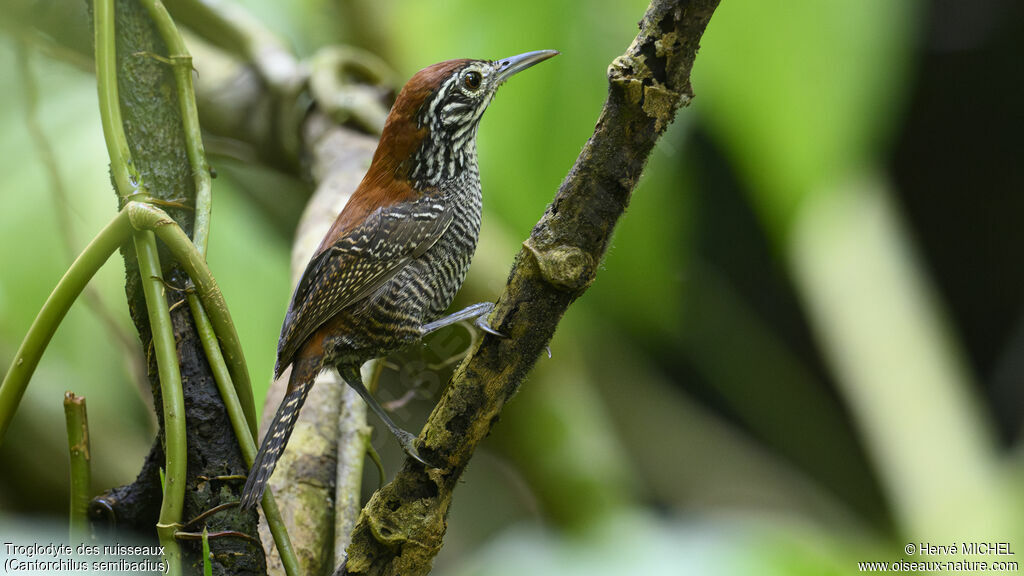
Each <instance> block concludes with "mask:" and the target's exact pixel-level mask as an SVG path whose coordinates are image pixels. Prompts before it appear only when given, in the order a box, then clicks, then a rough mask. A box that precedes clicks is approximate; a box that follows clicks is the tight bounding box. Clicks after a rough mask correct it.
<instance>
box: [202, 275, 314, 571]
mask: <svg viewBox="0 0 1024 576" xmlns="http://www.w3.org/2000/svg"><path fill="white" fill-rule="evenodd" d="M188 298H189V305H190V306H191V308H192V318H193V319H194V320H195V323H196V330H197V331H198V332H199V339H200V340H201V341H202V343H203V348H204V350H205V351H206V358H207V360H208V361H209V363H210V371H211V372H213V379H214V381H216V382H217V388H218V389H219V390H220V395H221V398H222V399H223V400H224V407H225V408H226V409H227V412H228V419H230V420H231V426H232V428H234V430H235V437H236V438H238V444H239V447H240V448H241V449H242V458H244V459H245V464H246V465H247V466H252V462H253V460H254V459H255V458H256V441H255V436H254V435H253V433H252V432H251V431H250V429H249V426H248V424H247V421H246V417H245V411H244V409H243V408H242V404H241V402H240V401H239V399H238V395H237V394H236V390H235V388H234V387H233V386H232V385H231V374H229V373H228V370H227V365H226V363H225V362H224V356H223V355H222V354H221V351H220V347H219V346H217V345H216V344H215V343H216V341H217V336H216V334H215V333H214V330H213V325H212V324H211V323H210V319H209V318H207V316H206V313H205V312H204V310H203V307H202V303H201V302H199V301H198V297H197V296H196V295H195V294H189V296H188ZM210 342H213V343H214V345H213V346H210V345H208V343H210ZM262 505H263V516H264V517H265V518H266V520H267V525H268V526H269V527H270V533H271V534H273V536H274V543H275V544H276V545H277V551H278V554H280V555H281V563H282V564H283V565H284V569H285V572H287V574H288V576H298V575H299V574H301V573H302V572H301V570H300V568H299V561H298V558H296V556H295V550H294V548H293V547H292V542H291V539H290V538H289V537H288V531H287V528H286V527H285V524H284V519H283V518H282V517H281V512H280V510H278V508H277V503H276V502H275V501H274V495H273V494H271V492H270V490H267V491H266V492H264V493H263V500H262Z"/></svg>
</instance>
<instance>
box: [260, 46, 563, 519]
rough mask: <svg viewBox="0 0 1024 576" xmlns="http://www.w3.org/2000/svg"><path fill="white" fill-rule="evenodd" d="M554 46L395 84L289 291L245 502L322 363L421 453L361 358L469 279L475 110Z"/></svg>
mask: <svg viewBox="0 0 1024 576" xmlns="http://www.w3.org/2000/svg"><path fill="white" fill-rule="evenodd" d="M554 54H555V53H554V52H552V51H546V52H535V53H528V54H523V55H520V56H516V57H513V58H509V59H506V60H504V61H498V62H489V61H480V60H452V61H448V62H442V63H440V64H436V65H434V66H431V67H428V68H425V69H424V70H421V71H420V72H419V73H417V74H416V75H415V76H414V77H413V78H412V79H411V80H410V81H409V83H408V84H406V86H405V88H403V90H402V92H401V94H399V97H398V99H397V100H396V102H395V106H394V107H393V108H392V111H391V113H390V114H389V116H388V121H387V123H386V124H385V128H384V132H383V134H382V135H381V141H380V144H379V145H378V149H377V152H376V153H375V154H374V159H373V163H372V165H371V167H370V170H369V171H368V172H367V175H366V176H365V177H364V179H363V182H362V183H361V184H360V186H359V188H358V189H357V190H356V192H355V193H354V194H353V197H352V199H351V200H350V201H349V203H348V205H347V206H346V207H345V210H343V211H342V213H341V214H340V215H339V216H338V220H337V221H336V222H335V224H334V226H332V228H331V231H330V232H328V235H327V237H326V238H325V239H324V241H323V243H322V244H321V246H320V248H319V250H318V251H317V253H316V254H315V255H314V257H313V258H312V259H311V260H310V262H309V264H308V265H307V267H306V271H305V273H304V274H303V276H302V279H301V281H300V282H299V284H298V286H296V289H295V292H294V294H293V296H292V300H291V303H290V305H289V307H288V312H287V314H286V316H285V321H284V325H283V326H282V329H281V338H280V340H279V342H278V358H277V365H276V367H275V374H276V376H278V377H279V376H280V375H281V374H282V372H283V371H284V370H285V369H286V368H287V367H288V366H289V365H291V366H292V373H291V376H290V379H289V385H288V392H287V393H286V395H285V398H284V400H283V401H282V403H281V406H280V407H279V408H278V411H277V413H276V414H275V416H274V420H273V422H272V424H271V426H270V429H269V431H268V433H267V436H266V437H265V438H264V440H263V444H262V445H261V447H260V450H259V452H258V453H257V455H256V459H255V461H254V462H253V467H252V471H251V472H250V474H249V478H248V480H247V482H246V485H245V488H244V489H243V495H242V501H241V503H242V506H243V507H250V506H252V505H254V504H255V503H256V502H257V501H258V500H259V499H260V498H261V497H262V494H263V491H264V490H265V487H266V483H267V480H268V479H269V478H270V475H271V474H272V473H273V470H274V467H275V465H276V463H277V460H278V458H279V457H280V456H281V454H282V453H283V451H284V447H285V445H286V444H287V442H288V438H289V437H290V435H291V432H292V429H293V427H294V425H295V422H296V419H297V417H298V413H299V410H300V409H301V407H302V404H303V402H304V401H305V399H306V396H307V394H308V393H309V389H310V387H311V386H312V384H313V380H314V378H315V377H316V375H317V373H319V372H320V370H322V369H324V368H327V367H335V368H337V369H338V370H339V372H340V374H341V375H342V377H343V378H344V379H345V381H346V382H347V383H348V384H349V385H350V386H352V387H353V388H354V389H355V390H356V391H357V392H359V394H360V395H362V397H363V398H364V399H366V401H367V403H368V404H369V405H370V407H371V408H372V409H373V410H374V411H375V412H376V413H377V414H378V416H380V417H381V418H382V420H383V421H384V423H385V424H386V425H387V426H388V427H389V428H391V431H392V433H394V434H395V436H396V437H397V438H398V439H399V441H400V442H401V443H402V447H403V448H404V449H405V450H406V452H407V453H409V455H410V456H412V457H414V458H416V459H417V460H420V461H421V462H425V460H423V458H421V457H420V456H419V454H418V453H417V451H416V448H415V447H414V445H413V439H414V438H413V436H412V435H410V434H409V433H408V432H405V431H402V430H400V429H398V428H397V427H396V426H395V425H394V423H392V422H391V420H390V418H388V417H387V414H386V413H384V411H383V410H382V409H381V408H380V406H379V405H378V404H377V403H376V401H374V400H373V398H372V397H371V396H370V395H369V393H368V392H367V391H366V389H365V387H363V385H362V382H361V381H360V377H359V367H360V366H361V365H362V364H363V363H364V362H366V361H367V360H370V359H373V358H377V357H380V356H384V355H386V354H388V353H389V352H391V351H393V350H396V349H398V348H400V347H402V346H405V345H407V344H409V343H411V342H413V341H416V340H418V339H420V338H421V337H422V336H423V335H424V334H425V330H426V328H425V326H426V325H428V324H429V325H430V326H431V327H437V326H438V325H444V323H445V322H447V321H449V319H448V318H445V319H443V320H441V321H439V322H435V321H436V320H438V318H440V317H441V315H442V314H443V313H444V312H445V310H446V309H447V308H448V306H449V305H450V304H451V303H452V300H453V299H454V298H455V294H456V292H457V291H458V290H459V288H460V287H461V285H462V282H463V280H465V277H466V273H467V271H468V269H469V264H470V260H471V259H472V257H473V253H474V251H475V250H476V244H477V239H478V238H479V234H480V217H481V192H480V176H479V170H478V168H477V157H476V133H477V127H478V126H479V121H480V118H481V116H482V115H483V113H484V110H485V109H486V108H487V105H488V104H489V103H490V101H491V99H492V98H493V96H494V93H495V91H496V90H497V88H498V86H500V85H501V83H502V82H504V80H505V79H507V78H508V76H510V75H511V74H514V73H515V72H518V71H519V70H522V69H525V68H527V67H529V66H531V65H533V64H534V63H536V62H539V61H541V60H544V59H546V58H549V57H550V56H553V55H554ZM480 309H481V310H489V309H490V308H489V307H484V308H480ZM477 314H478V313H477ZM455 316H458V315H453V317H455ZM459 317H460V318H461V317H465V316H459Z"/></svg>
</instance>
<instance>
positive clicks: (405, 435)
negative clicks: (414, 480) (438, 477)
mask: <svg viewBox="0 0 1024 576" xmlns="http://www.w3.org/2000/svg"><path fill="white" fill-rule="evenodd" d="M338 373H339V374H341V378H342V380H344V381H345V383H347V384H348V385H349V386H351V387H352V389H353V390H355V391H356V393H357V394H359V395H360V396H361V397H362V398H363V401H364V402H366V405H367V406H369V407H370V410H373V413H374V414H376V415H377V417H378V418H380V419H381V420H382V421H383V422H384V425H385V426H387V427H388V430H390V431H391V434H392V435H394V437H395V439H396V440H398V443H399V444H400V445H401V446H402V450H404V451H405V453H406V454H408V455H409V456H411V457H412V458H413V459H414V460H416V461H418V462H420V463H421V464H423V465H424V466H427V467H428V468H440V466H434V465H433V464H431V463H430V462H427V461H426V460H424V459H423V457H422V456H420V453H419V451H418V450H416V436H414V435H412V434H411V433H409V432H406V431H405V430H402V429H401V428H399V427H398V425H396V424H395V423H394V422H392V421H391V417H390V416H388V413H387V412H386V411H385V410H384V408H383V407H381V405H380V404H379V403H378V402H377V399H376V398H374V397H373V395H372V394H370V391H369V390H367V389H366V386H363V378H362V376H361V375H360V374H359V368H358V367H355V368H352V367H338Z"/></svg>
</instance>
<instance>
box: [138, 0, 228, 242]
mask: <svg viewBox="0 0 1024 576" xmlns="http://www.w3.org/2000/svg"><path fill="white" fill-rule="evenodd" d="M142 5H143V6H144V7H145V8H146V10H147V11H148V12H149V16H150V18H152V19H153V23H154V24H155V25H156V28H157V31H158V32H160V37H161V38H163V41H164V44H166V45H167V57H168V58H169V59H170V61H171V64H172V66H173V69H174V80H175V83H176V85H177V87H178V105H179V106H180V107H181V121H182V124H183V125H184V132H185V147H186V151H187V153H188V161H189V164H190V165H191V167H192V177H193V178H194V179H195V186H196V200H195V203H196V205H195V227H194V228H193V230H192V242H193V243H194V244H195V245H196V250H198V251H199V254H200V255H201V256H203V257H205V256H206V247H207V244H208V242H209V236H210V207H211V203H212V193H211V191H212V179H211V177H210V166H209V164H207V162H206V152H205V150H203V134H202V130H201V129H200V127H199V112H198V110H197V109H196V91H195V88H194V87H193V85H192V55H191V54H189V52H188V48H187V47H186V46H185V41H184V40H182V38H181V34H179V33H178V28H177V27H176V26H175V25H174V20H173V19H171V15H170V14H169V13H168V12H167V8H166V7H165V6H164V4H163V3H162V2H161V1H160V0H142Z"/></svg>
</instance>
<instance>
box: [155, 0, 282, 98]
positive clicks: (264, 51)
mask: <svg viewBox="0 0 1024 576" xmlns="http://www.w3.org/2000/svg"><path fill="white" fill-rule="evenodd" d="M168 4H169V5H170V9H171V11H172V12H174V15H175V17H176V18H177V19H178V21H179V22H182V23H184V24H185V26H188V27H189V28H191V29H192V30H194V31H195V32H196V33H197V34H199V36H201V37H202V38H204V39H205V40H207V41H208V42H210V43H211V44H213V45H215V46H219V47H220V48H223V49H225V50H227V51H229V52H231V53H232V54H235V55H237V56H240V57H242V58H243V59H244V60H246V61H247V62H251V63H253V64H254V65H255V66H256V69H257V70H258V71H259V73H260V76H262V77H263V80H264V81H266V82H267V85H268V86H269V87H270V89H271V91H273V92H274V93H276V94H291V93H293V92H294V91H295V90H296V89H297V88H298V86H299V85H300V84H301V81H302V76H301V72H300V66H299V64H298V62H297V61H296V60H295V56H293V55H292V54H291V52H289V51H288V50H287V48H285V46H284V44H283V43H282V42H281V41H280V40H279V39H278V38H277V36H275V35H274V33H273V32H271V31H270V30H268V29H267V28H266V27H265V26H264V25H263V23H262V22H260V21H259V20H258V19H256V18H255V17H253V16H252V15H251V14H249V13H248V12H246V11H245V10H244V9H243V8H242V7H241V6H239V5H238V4H235V3H234V2H230V1H223V0H169V1H168Z"/></svg>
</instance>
